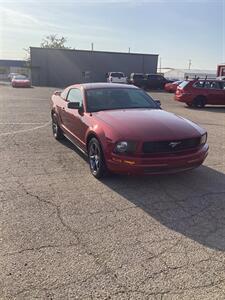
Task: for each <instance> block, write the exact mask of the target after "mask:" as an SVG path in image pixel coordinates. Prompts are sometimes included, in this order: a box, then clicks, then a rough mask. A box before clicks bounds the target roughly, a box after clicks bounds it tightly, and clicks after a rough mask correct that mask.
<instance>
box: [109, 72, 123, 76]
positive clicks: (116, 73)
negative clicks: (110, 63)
mask: <svg viewBox="0 0 225 300" xmlns="http://www.w3.org/2000/svg"><path fill="white" fill-rule="evenodd" d="M110 75H111V76H112V77H125V75H124V74H123V73H121V72H114V73H111V74H110Z"/></svg>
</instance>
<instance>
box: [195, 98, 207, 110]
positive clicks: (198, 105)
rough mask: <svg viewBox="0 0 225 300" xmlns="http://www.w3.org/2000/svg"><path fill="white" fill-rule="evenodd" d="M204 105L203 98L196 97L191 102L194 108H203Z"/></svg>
mask: <svg viewBox="0 0 225 300" xmlns="http://www.w3.org/2000/svg"><path fill="white" fill-rule="evenodd" d="M205 104H206V99H205V97H204V96H197V97H196V98H195V99H194V101H193V105H194V107H196V108H203V107H204V106H205Z"/></svg>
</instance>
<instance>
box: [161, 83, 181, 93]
mask: <svg viewBox="0 0 225 300" xmlns="http://www.w3.org/2000/svg"><path fill="white" fill-rule="evenodd" d="M182 81H183V80H179V81H174V82H169V83H166V84H165V85H164V90H165V91H166V92H169V93H175V92H176V90H177V87H178V85H179V84H181V82H182Z"/></svg>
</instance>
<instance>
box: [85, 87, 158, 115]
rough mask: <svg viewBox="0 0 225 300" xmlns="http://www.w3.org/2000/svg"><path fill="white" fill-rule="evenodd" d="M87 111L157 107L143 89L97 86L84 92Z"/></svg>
mask: <svg viewBox="0 0 225 300" xmlns="http://www.w3.org/2000/svg"><path fill="white" fill-rule="evenodd" d="M86 99H87V100H86V101H87V102H86V103H87V111H88V112H97V111H101V110H114V109H133V108H149V109H157V108H159V107H158V105H157V104H156V102H155V101H154V100H153V99H152V98H151V97H150V96H149V95H148V94H147V93H145V92H144V91H142V90H140V89H133V88H99V89H90V90H87V92H86Z"/></svg>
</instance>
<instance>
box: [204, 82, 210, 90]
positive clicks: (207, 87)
mask: <svg viewBox="0 0 225 300" xmlns="http://www.w3.org/2000/svg"><path fill="white" fill-rule="evenodd" d="M204 88H205V89H210V88H211V82H210V81H205V84H204Z"/></svg>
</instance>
